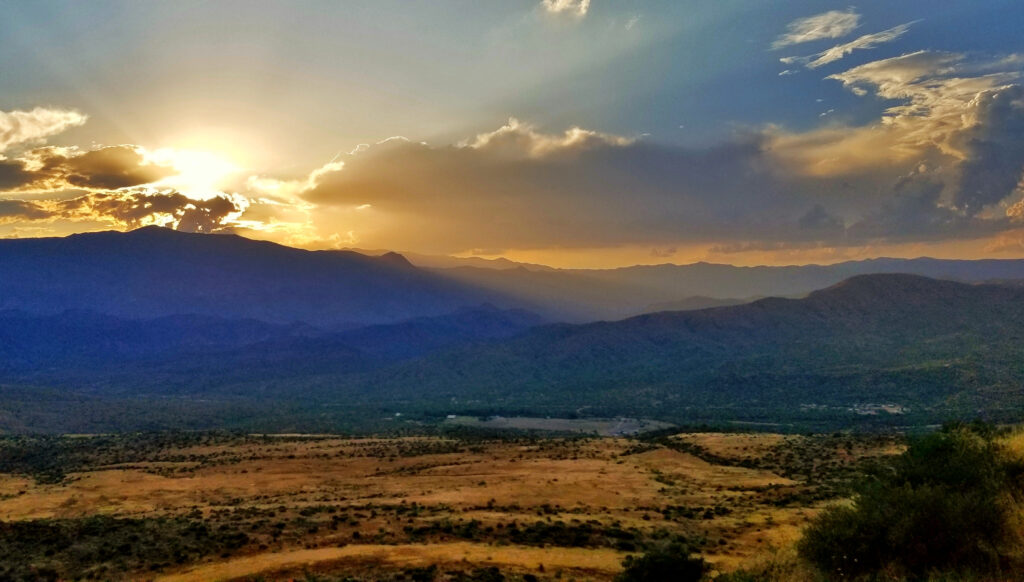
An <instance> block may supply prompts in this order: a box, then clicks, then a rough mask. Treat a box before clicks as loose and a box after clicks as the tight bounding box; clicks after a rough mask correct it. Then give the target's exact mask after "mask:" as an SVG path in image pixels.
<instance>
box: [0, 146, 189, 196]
mask: <svg viewBox="0 0 1024 582" xmlns="http://www.w3.org/2000/svg"><path fill="white" fill-rule="evenodd" d="M172 174H174V170H173V169H172V168H169V167H167V166H162V165H159V164H154V163H152V162H151V161H149V160H148V159H147V158H146V156H145V152H144V151H143V150H142V149H141V148H138V147H136V146H130V145H119V146H109V147H101V148H98V149H95V150H90V151H82V150H79V149H77V148H57V147H42V148H36V149H34V150H30V151H28V152H25V153H24V154H22V155H21V156H20V157H18V158H15V159H12V160H3V161H0V191H5V192H13V191H57V190H66V189H80V190H97V191H99V190H116V189H119V188H128V187H131V186H139V185H142V184H149V183H152V182H156V181H158V180H160V179H161V178H164V177H167V176H170V175H172Z"/></svg>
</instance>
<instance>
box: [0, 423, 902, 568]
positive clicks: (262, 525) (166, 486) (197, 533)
mask: <svg viewBox="0 0 1024 582" xmlns="http://www.w3.org/2000/svg"><path fill="white" fill-rule="evenodd" d="M901 450H902V439H901V438H899V437H892V436H881V435H879V436H857V435H832V436H829V435H815V436H795V435H790V436H785V435H774V434H754V433H733V434H726V433H683V434H675V433H673V432H672V431H661V432H658V433H649V434H648V435H646V436H643V435H641V436H640V437H638V438H623V437H618V438H607V437H605V438H599V437H591V436H580V435H577V436H572V435H565V436H558V435H557V434H551V433H548V434H546V435H540V434H527V433H517V432H480V431H469V430H467V429H462V430H461V432H460V431H453V432H451V433H449V434H447V435H444V436H435V437H424V436H409V437H387V438H381V437H362V438H351V437H338V436H330V435H308V436H307V435H292V436H272V435H266V436H260V435H244V434H230V433H224V432H219V433H181V434H178V435H173V434H163V435H153V434H151V435H122V436H84V435H83V436H77V437H72V436H68V437H28V436H24V437H5V438H3V439H0V523H2V526H0V538H2V541H3V543H0V548H4V550H0V551H2V552H4V555H3V556H0V563H2V564H4V566H3V567H4V568H7V570H6V576H7V577H8V578H12V577H13V578H14V579H21V578H19V576H20V577H22V578H24V577H26V576H29V579H31V574H28V573H29V572H43V571H51V572H54V573H56V574H57V575H59V576H60V577H76V578H78V577H82V578H87V579H88V578H100V579H136V580H138V579H144V580H167V581H171V580H177V581H186V580H193V581H197V582H198V581H200V580H211V579H218V580H256V579H261V580H286V579H292V578H295V577H299V578H300V579H301V578H302V577H303V576H305V577H306V578H311V577H314V576H315V577H318V578H317V579H325V580H327V579H339V580H340V579H342V578H343V577H344V576H350V578H346V579H354V580H398V579H403V578H402V576H412V578H411V579H413V580H415V579H419V578H416V577H415V576H416V571H418V569H423V570H425V569H429V568H433V569H434V570H435V571H436V572H435V573H436V575H437V579H439V580H447V579H451V580H461V579H466V580H470V579H472V580H476V579H481V580H482V579H484V578H472V577H471V576H474V575H480V572H486V571H487V569H488V568H497V569H498V570H499V571H500V572H501V573H502V574H503V575H504V576H506V577H507V579H508V580H549V579H576V580H601V581H605V580H611V578H612V577H614V575H615V574H616V573H617V572H619V571H620V570H621V565H620V563H621V562H622V560H623V558H624V557H625V556H627V555H631V554H635V553H637V552H643V551H644V550H645V548H648V547H651V546H656V545H658V544H660V543H664V542H668V541H672V540H677V541H686V542H688V543H690V544H691V545H692V546H694V547H696V548H699V549H700V551H701V552H702V553H703V554H704V555H705V556H706V557H707V559H708V560H710V561H711V562H712V563H713V564H714V565H715V568H717V569H719V570H720V571H731V570H733V569H736V568H737V567H740V566H742V565H747V564H750V563H752V562H753V561H756V560H758V559H760V558H761V557H763V556H765V555H767V554H770V553H771V552H773V551H778V552H786V551H791V546H792V543H793V542H794V541H795V540H796V539H797V538H798V537H799V531H800V528H801V527H802V526H803V525H804V524H805V523H807V521H808V520H809V519H810V518H811V517H813V516H814V515H815V514H816V513H817V511H818V510H819V508H820V507H822V506H823V504H824V503H827V502H830V501H832V500H834V499H837V498H839V497H841V496H843V495H846V494H848V486H849V483H850V479H851V478H853V477H854V475H856V473H857V471H858V470H859V469H860V468H861V466H862V465H863V463H865V462H869V461H870V460H871V459H875V458H884V457H885V456H888V455H893V454H896V453H898V452H900V451H901ZM29 531H32V532H34V534H33V538H34V540H35V542H34V543H33V544H32V546H31V547H26V546H23V545H20V544H19V543H18V542H17V538H18V536H22V535H25V532H29ZM69 535H70V536H72V537H73V539H74V540H75V541H74V542H73V543H71V544H70V545H68V544H69V542H66V541H63V542H62V541H61V540H62V539H64V536H69ZM105 547H112V548H117V551H116V552H115V553H107V552H105V551H104V548H105ZM332 576H333V577H334V578H331V577H332ZM459 576H464V578H459ZM531 576H532V577H531ZM405 579H410V578H408V577H407V578H405ZM431 579H433V578H431Z"/></svg>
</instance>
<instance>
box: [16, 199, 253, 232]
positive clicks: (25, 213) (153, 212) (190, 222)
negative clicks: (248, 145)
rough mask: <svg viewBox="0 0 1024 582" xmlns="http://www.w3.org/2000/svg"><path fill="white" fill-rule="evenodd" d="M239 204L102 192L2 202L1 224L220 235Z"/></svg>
mask: <svg viewBox="0 0 1024 582" xmlns="http://www.w3.org/2000/svg"><path fill="white" fill-rule="evenodd" d="M241 210H242V205H241V204H240V202H239V201H238V200H234V199H231V198H228V197H227V196H217V197H214V198H210V199H209V200H194V199H192V198H189V197H187V196H185V195H184V194H181V193H179V192H157V193H151V192H135V191H119V192H100V193H89V194H86V195H84V196H78V197H76V198H70V199H67V200H42V201H40V200H0V221H3V222H14V221H19V222H21V221H23V222H31V221H53V220H70V221H97V222H106V223H110V224H111V225H112V226H115V227H119V228H137V227H139V226H144V225H147V224H162V225H164V226H170V227H173V228H176V229H177V230H184V231H189V232H218V231H220V230H222V229H223V228H224V224H223V223H224V220H225V218H227V217H228V216H230V215H232V214H234V213H237V212H240V211H241Z"/></svg>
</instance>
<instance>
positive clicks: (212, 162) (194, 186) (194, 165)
mask: <svg viewBox="0 0 1024 582" xmlns="http://www.w3.org/2000/svg"><path fill="white" fill-rule="evenodd" d="M150 158H151V159H152V161H153V162H154V163H157V164H160V165H163V166H170V167H172V168H174V170H175V172H176V173H175V175H173V176H170V177H168V178H165V179H164V180H162V181H161V182H160V185H162V186H169V187H173V188H176V189H178V190H181V191H182V192H183V193H185V194H187V195H189V196H191V197H195V198H201V199H206V198H210V197H213V196H216V195H218V194H219V193H220V192H221V191H222V189H223V188H224V186H225V184H226V183H227V182H228V181H229V180H230V179H231V178H232V177H234V176H235V175H236V174H237V173H238V172H240V171H241V170H242V168H240V167H239V166H238V165H237V164H235V163H234V162H233V161H231V160H230V159H229V158H228V157H226V156H224V155H222V154H219V153H213V152H209V151H202V150H178V149H172V148H163V149H159V150H156V151H154V152H152V153H151V154H150Z"/></svg>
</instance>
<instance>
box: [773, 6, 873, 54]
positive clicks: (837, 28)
mask: <svg viewBox="0 0 1024 582" xmlns="http://www.w3.org/2000/svg"><path fill="white" fill-rule="evenodd" d="M859 24H860V14H857V13H856V12H854V11H853V9H850V10H847V11H842V10H830V11H828V12H822V13H821V14H815V15H814V16H808V17H807V18H801V19H799V20H794V21H793V22H790V23H789V25H788V26H787V27H786V33H785V34H783V35H781V36H779V38H777V39H775V42H773V43H772V48H775V49H778V48H782V47H785V46H790V45H794V44H800V43H804V42H811V41H815V40H822V39H826V38H841V37H844V36H846V35H848V34H850V33H851V32H853V30H854V29H855V28H857V26H858V25H859Z"/></svg>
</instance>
